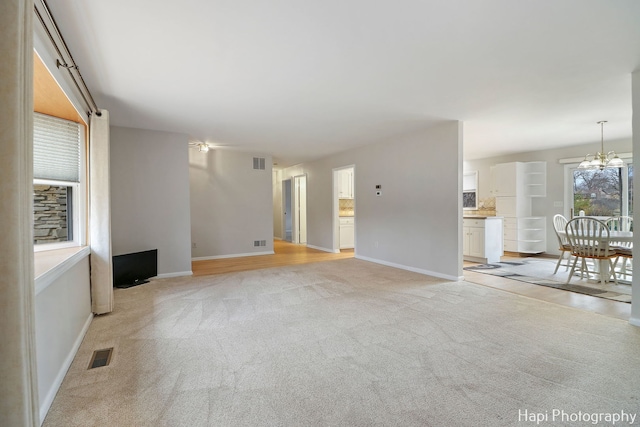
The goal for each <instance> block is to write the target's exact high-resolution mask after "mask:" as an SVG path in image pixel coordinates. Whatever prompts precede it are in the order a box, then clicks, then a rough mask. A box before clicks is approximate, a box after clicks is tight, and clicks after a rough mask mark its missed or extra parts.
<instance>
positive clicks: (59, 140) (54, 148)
mask: <svg viewBox="0 0 640 427" xmlns="http://www.w3.org/2000/svg"><path fill="white" fill-rule="evenodd" d="M83 130H84V129H83V127H82V126H81V125H79V124H78V123H75V122H72V121H69V120H64V119H60V118H57V117H51V116H47V115H44V114H40V113H34V118H33V176H34V180H33V193H34V195H33V222H34V232H33V234H34V241H33V243H34V246H35V249H36V250H43V249H55V248H59V247H68V246H77V245H81V244H84V227H82V226H81V225H82V221H81V220H80V219H81V218H82V217H83V213H84V209H83V200H84V197H83V194H84V190H83V187H84V185H83V184H84V176H83V175H84V173H83V171H84V133H83Z"/></svg>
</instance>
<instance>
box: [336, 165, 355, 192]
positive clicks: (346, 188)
mask: <svg viewBox="0 0 640 427" xmlns="http://www.w3.org/2000/svg"><path fill="white" fill-rule="evenodd" d="M338 177H339V178H338V198H340V199H353V193H354V191H353V187H354V185H353V169H344V170H341V171H339V173H338Z"/></svg>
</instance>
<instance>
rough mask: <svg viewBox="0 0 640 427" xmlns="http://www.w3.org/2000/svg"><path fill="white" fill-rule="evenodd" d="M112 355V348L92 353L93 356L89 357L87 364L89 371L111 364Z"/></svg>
mask: <svg viewBox="0 0 640 427" xmlns="http://www.w3.org/2000/svg"><path fill="white" fill-rule="evenodd" d="M112 353H113V347H111V348H105V349H104V350H96V351H94V352H93V356H91V362H90V363H89V369H93V368H99V367H101V366H107V365H108V364H109V362H111V354H112Z"/></svg>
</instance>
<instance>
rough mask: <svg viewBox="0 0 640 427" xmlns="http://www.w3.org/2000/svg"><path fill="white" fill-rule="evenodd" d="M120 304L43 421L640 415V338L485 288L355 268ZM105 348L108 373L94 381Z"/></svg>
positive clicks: (259, 422)
mask: <svg viewBox="0 0 640 427" xmlns="http://www.w3.org/2000/svg"><path fill="white" fill-rule="evenodd" d="M115 294H116V311H115V312H114V313H112V314H110V315H106V316H102V317H97V318H95V319H94V321H93V323H92V325H91V327H90V329H89V332H88V333H87V336H86V338H85V340H84V342H83V344H82V346H81V348H80V351H79V352H78V355H77V356H76V358H75V360H74V362H73V365H72V367H71V369H70V370H69V373H68V374H67V377H66V378H65V380H64V383H63V385H62V387H61V389H60V391H59V393H58V395H57V397H56V399H55V401H54V403H53V405H52V407H51V410H50V412H49V414H48V416H47V418H46V420H45V423H44V425H45V426H47V427H51V426H107V425H110V426H151V425H153V426H207V425H209V426H267V425H269V426H272V425H273V426H317V425H332V426H382V425H384V426H395V425H399V426H425V425H427V426H489V425H491V426H502V425H505V426H511V425H515V424H517V423H518V416H519V411H524V410H527V411H529V412H532V411H535V412H544V411H552V410H553V409H556V408H557V409H561V410H564V411H566V412H568V413H573V412H577V411H583V412H584V411H588V412H618V413H619V412H620V411H622V410H624V411H626V412H627V413H640V392H639V391H638V390H639V388H638V384H640V328H635V327H633V326H631V325H629V324H628V323H627V322H624V321H621V320H616V319H612V318H608V317H604V316H601V315H597V314H593V313H588V312H583V311H580V310H577V309H572V308H566V307H561V306H557V305H554V304H550V303H545V302H542V301H537V300H533V299H529V298H526V297H522V296H518V295H514V294H511V293H507V292H502V291H499V290H495V289H491V288H487V287H483V286H480V285H474V284H470V283H465V282H447V281H442V280H439V279H434V278H430V277H426V276H423V275H420V274H415V273H411V272H407V271H402V270H397V269H394V268H389V267H384V266H380V265H376V264H372V263H368V262H364V261H360V260H355V259H348V260H340V261H330V262H322V263H316V264H307V265H301V266H292V267H283V268H273V269H265V270H256V271H250V272H245V273H235V274H227V275H219V276H210V277H198V278H173V279H162V280H153V281H152V282H151V283H149V284H145V285H142V286H138V287H134V288H130V289H118V290H116V293H115ZM111 346H113V347H114V348H115V350H114V355H113V358H112V361H111V364H110V366H107V367H102V368H97V369H93V370H87V365H88V363H89V359H90V356H91V353H92V352H93V351H94V350H97V349H102V348H105V347H111ZM549 413H550V412H549ZM559 424H560V425H561V424H562V423H559ZM559 424H555V425H559ZM522 425H533V424H531V423H524V424H522ZM573 425H581V423H578V424H573Z"/></svg>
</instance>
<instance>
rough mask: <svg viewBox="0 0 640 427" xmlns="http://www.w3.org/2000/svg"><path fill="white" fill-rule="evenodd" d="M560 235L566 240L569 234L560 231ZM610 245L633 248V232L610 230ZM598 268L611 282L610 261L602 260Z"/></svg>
mask: <svg viewBox="0 0 640 427" xmlns="http://www.w3.org/2000/svg"><path fill="white" fill-rule="evenodd" d="M558 235H560V237H562V238H566V236H567V232H566V230H563V231H558ZM609 244H610V245H611V246H624V247H625V248H626V247H631V246H632V245H633V231H619V230H609ZM598 267H599V268H598V272H602V273H601V274H604V277H606V278H607V281H610V280H609V277H610V274H609V261H608V260H606V259H601V260H600V262H599V263H598ZM599 274H600V273H599Z"/></svg>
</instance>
